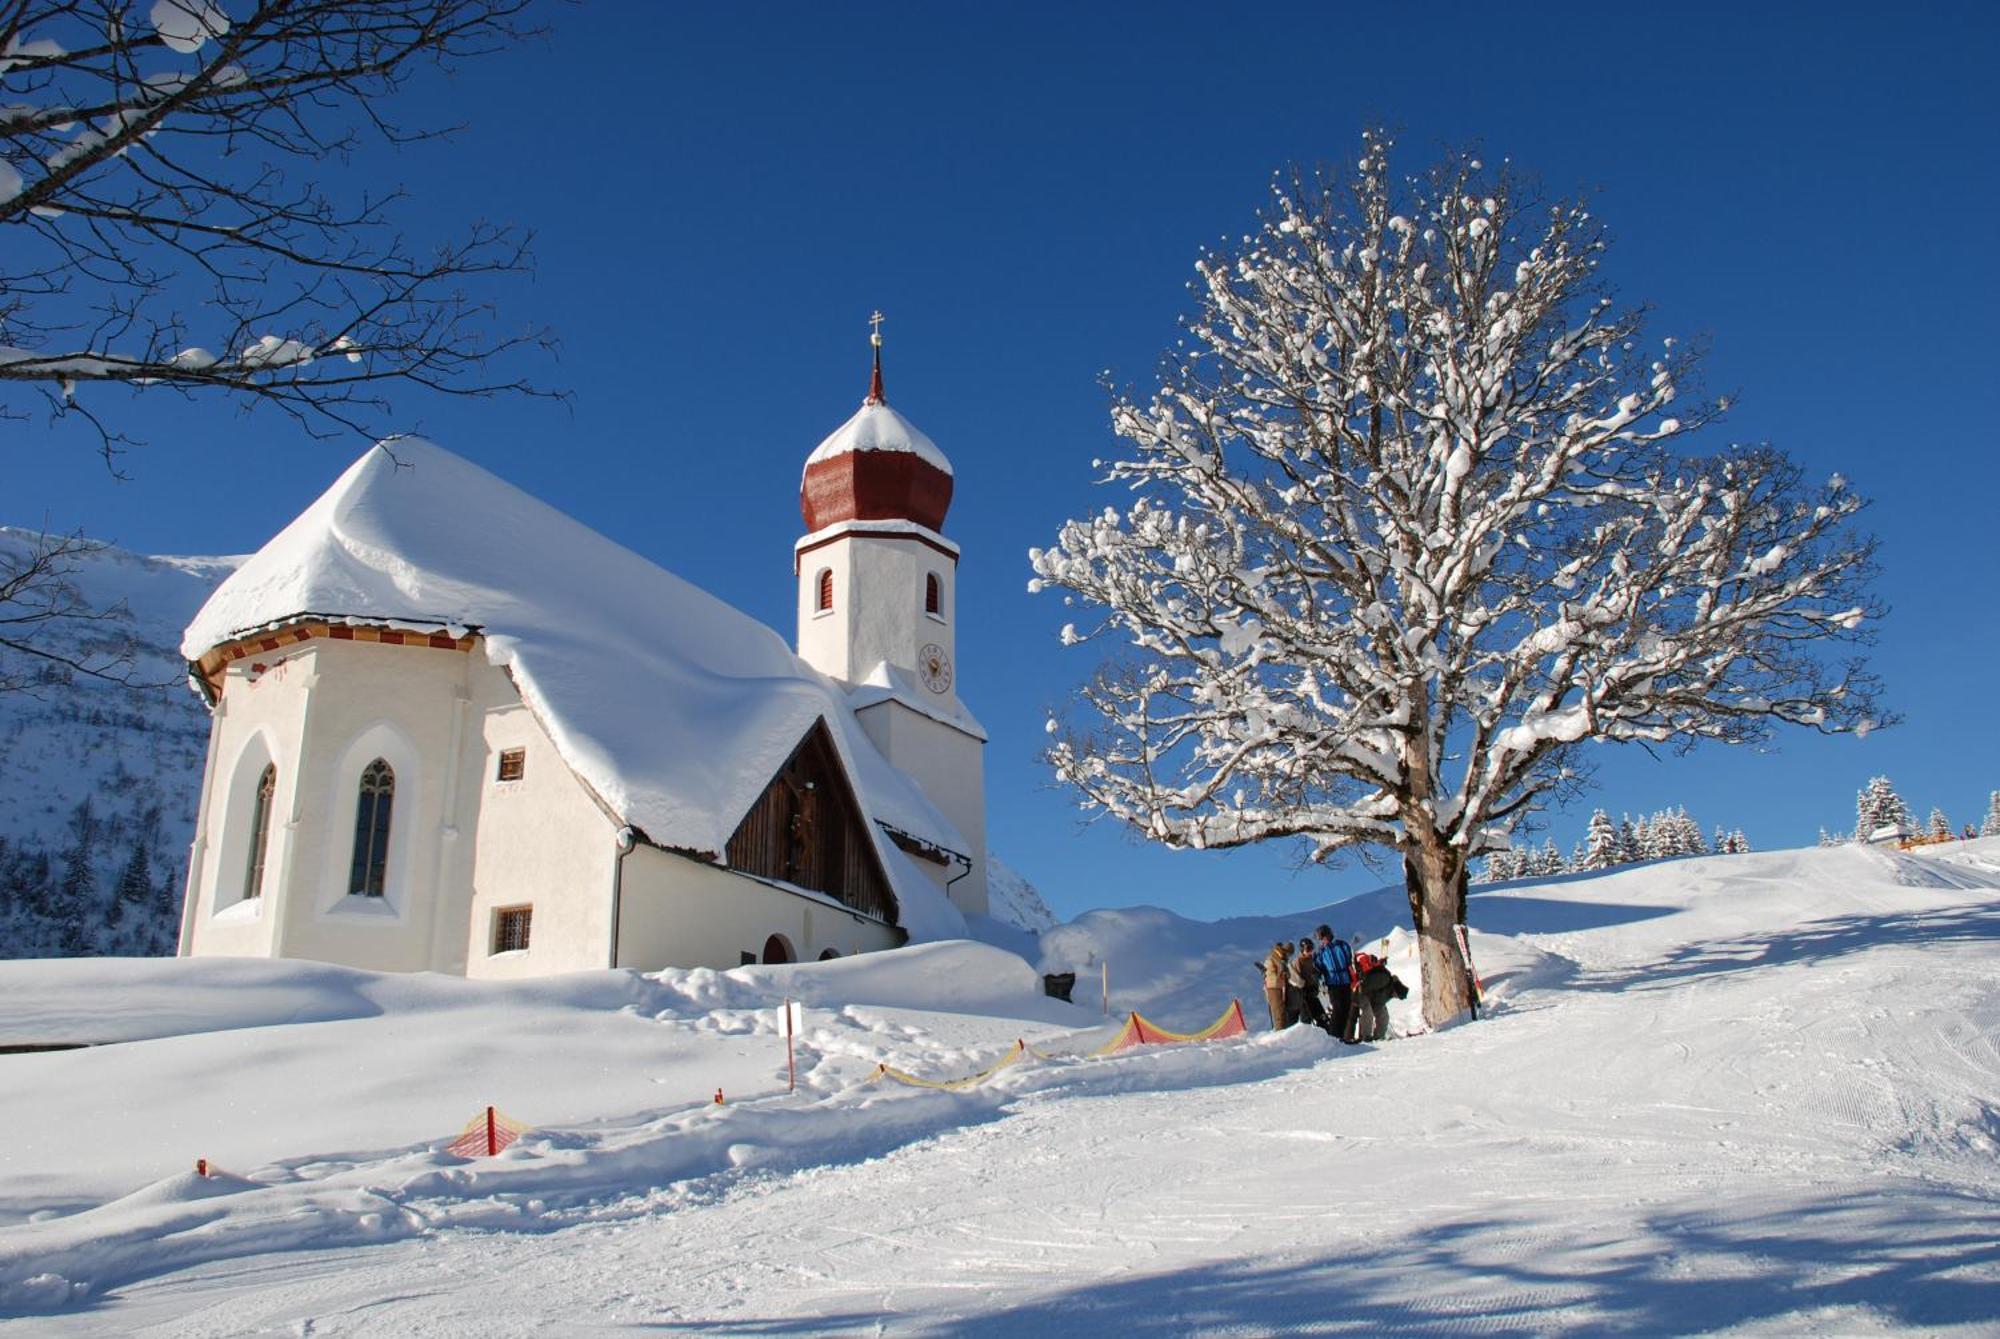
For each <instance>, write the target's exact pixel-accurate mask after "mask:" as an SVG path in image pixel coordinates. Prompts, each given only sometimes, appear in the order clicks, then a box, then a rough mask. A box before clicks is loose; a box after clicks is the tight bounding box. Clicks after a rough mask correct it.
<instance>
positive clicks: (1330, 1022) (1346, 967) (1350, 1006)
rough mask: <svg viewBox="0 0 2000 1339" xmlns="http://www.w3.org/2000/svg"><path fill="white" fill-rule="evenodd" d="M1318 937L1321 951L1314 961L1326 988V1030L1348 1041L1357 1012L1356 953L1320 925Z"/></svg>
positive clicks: (1315, 953) (1316, 952) (1328, 929)
mask: <svg viewBox="0 0 2000 1339" xmlns="http://www.w3.org/2000/svg"><path fill="white" fill-rule="evenodd" d="M1317 934H1318V936H1319V948H1318V949H1317V950H1316V951H1315V952H1314V953H1313V958H1314V960H1315V961H1316V962H1318V964H1319V970H1320V979H1321V981H1322V982H1323V983H1324V985H1325V987H1326V1004H1327V1008H1326V1013H1327V1019H1326V1030H1327V1032H1328V1033H1329V1034H1331V1035H1332V1036H1334V1037H1337V1038H1339V1039H1340V1040H1341V1041H1346V1040H1348V1035H1347V1023H1348V1019H1349V1017H1350V1016H1351V1015H1352V1013H1353V1010H1354V950H1353V949H1351V948H1349V947H1348V946H1347V941H1346V940H1345V939H1335V938H1334V937H1333V930H1332V927H1330V926H1325V925H1322V926H1320V927H1319V930H1318V931H1317Z"/></svg>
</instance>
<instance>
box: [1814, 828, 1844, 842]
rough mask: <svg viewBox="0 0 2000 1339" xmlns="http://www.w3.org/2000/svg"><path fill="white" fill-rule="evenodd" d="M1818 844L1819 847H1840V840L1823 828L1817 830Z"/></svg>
mask: <svg viewBox="0 0 2000 1339" xmlns="http://www.w3.org/2000/svg"><path fill="white" fill-rule="evenodd" d="M1819 844H1820V845H1821V846H1838V845H1840V838H1838V837H1836V836H1834V835H1833V834H1832V833H1831V832H1828V831H1827V830H1826V829H1825V828H1821V829H1820V830H1819Z"/></svg>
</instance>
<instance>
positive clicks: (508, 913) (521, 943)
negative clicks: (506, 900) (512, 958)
mask: <svg viewBox="0 0 2000 1339" xmlns="http://www.w3.org/2000/svg"><path fill="white" fill-rule="evenodd" d="M534 916H535V909H534V908H533V907H502V908H501V909H500V910H498V911H496V912H494V913H493V951H494V952H495V953H518V952H520V951H521V950H522V949H524V948H526V947H527V946H528V928H529V924H530V922H532V921H533V920H534Z"/></svg>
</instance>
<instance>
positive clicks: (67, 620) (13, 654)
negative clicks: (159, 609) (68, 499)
mask: <svg viewBox="0 0 2000 1339" xmlns="http://www.w3.org/2000/svg"><path fill="white" fill-rule="evenodd" d="M15 533H16V534H19V532H15ZM102 547H103V546H102V545H100V544H97V543H95V542H93V541H91V540H88V539H85V538H84V537H83V536H82V535H76V534H69V535H56V534H48V533H46V532H45V533H41V534H34V535H28V536H25V537H24V541H23V542H21V543H20V546H19V549H18V551H17V550H16V546H15V544H14V543H13V542H6V541H5V540H4V538H0V693H7V692H26V693H30V694H33V693H34V692H35V690H36V689H37V688H39V687H40V686H42V685H44V684H48V683H60V682H66V681H68V680H70V679H72V678H74V677H75V676H76V675H79V674H81V675H84V676H86V677H88V678H93V679H104V680H107V681H109V682H112V683H130V682H132V667H133V656H132V644H131V640H130V639H129V638H128V637H125V636H123V635H115V636H103V637H92V636H91V635H90V632H91V625H92V624H105V625H107V631H108V629H109V627H110V626H111V625H115V623H116V621H117V620H118V619H120V618H122V617H123V616H124V614H125V613H126V610H125V609H124V608H123V607H122V606H118V605H114V606H112V607H110V608H98V607H95V606H93V605H91V604H90V603H89V602H88V601H87V600H85V599H84V598H83V595H82V593H81V592H79V591H78V590H77V588H76V586H75V585H74V584H73V583H72V582H71V581H70V577H71V576H73V575H74V574H75V572H76V569H77V564H78V563H79V562H80V561H81V560H82V559H84V558H86V557H88V556H89V555H91V554H93V553H96V552H97V551H98V550H99V549H101V548H102ZM51 632H58V633H62V634H65V637H64V639H63V640H64V642H65V645H64V646H63V648H62V649H57V648H56V647H55V646H53V645H51V644H50V637H49V634H50V633H51Z"/></svg>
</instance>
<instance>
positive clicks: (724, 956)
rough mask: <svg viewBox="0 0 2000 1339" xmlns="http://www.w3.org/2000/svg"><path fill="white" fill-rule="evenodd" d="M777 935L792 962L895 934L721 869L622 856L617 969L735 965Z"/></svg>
mask: <svg viewBox="0 0 2000 1339" xmlns="http://www.w3.org/2000/svg"><path fill="white" fill-rule="evenodd" d="M773 934H781V935H783V936H784V937H785V940H786V942H787V943H788V944H789V945H790V946H791V950H792V952H793V954H794V956H795V958H796V959H797V960H798V961H801V962H812V961H815V960H817V959H818V958H819V956H820V955H821V954H822V953H824V952H825V951H826V950H828V949H832V950H833V951H834V952H836V953H838V954H839V955H840V956H841V957H850V956H852V955H853V954H856V953H872V952H875V951H877V950H880V949H886V948H894V947H896V946H897V944H898V943H899V942H900V939H901V936H900V935H899V934H898V932H897V931H895V930H894V929H892V928H890V927H889V926H886V925H883V924H881V923H880V922H878V921H874V920H870V919H869V918H868V917H866V916H861V915H858V914H856V913H854V912H851V911H848V910H847V909H846V908H844V907H840V906H836V905H832V904H830V903H826V902H822V901H820V900H818V899H816V898H810V897H802V896H800V895H798V894H796V893H792V892H788V891H786V890H784V889H782V888H777V887H773V886H772V885H770V884H767V883H764V882H761V881H760V880H757V879H752V878H748V877H745V876H744V875H740V874H734V873H731V872H730V871H729V870H727V869H724V868H721V867H719V866H715V865H710V864H706V863H704V862H702V861H699V860H695V859H692V858H690V857H688V856H681V855H675V854H674V853H672V852H670V851H660V850H655V849H653V848H651V847H645V846H641V847H638V848H637V849H635V850H634V851H633V852H632V854H631V855H630V856H628V857H626V861H625V874H624V884H623V893H622V897H621V900H620V911H619V917H618V965H619V966H621V967H633V968H638V969H639V970H641V971H654V970H657V969H659V968H662V967H734V966H736V965H737V964H738V963H739V962H741V961H742V955H743V954H745V953H749V954H752V955H755V957H756V959H757V960H759V961H761V960H762V956H763V951H764V942H765V940H766V939H767V938H768V937H769V936H771V935H773Z"/></svg>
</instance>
